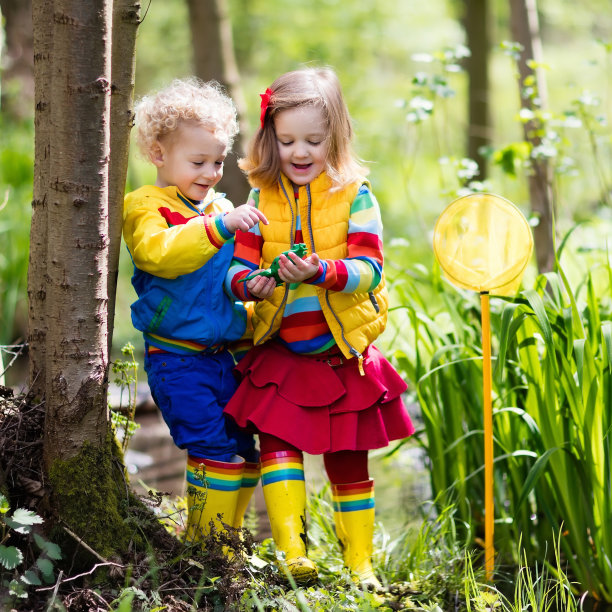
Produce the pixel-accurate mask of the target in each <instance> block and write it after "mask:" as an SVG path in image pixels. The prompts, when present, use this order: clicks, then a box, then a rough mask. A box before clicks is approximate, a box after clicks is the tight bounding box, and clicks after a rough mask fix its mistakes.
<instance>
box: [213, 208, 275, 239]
mask: <svg viewBox="0 0 612 612" xmlns="http://www.w3.org/2000/svg"><path fill="white" fill-rule="evenodd" d="M260 221H261V222H262V223H263V224H264V225H268V220H267V219H266V215H264V214H263V213H262V212H261V210H259V208H255V206H251V205H250V204H243V205H242V206H238V207H237V208H234V210H232V211H231V212H228V213H227V215H224V217H223V223H225V227H226V228H227V230H228V231H230V232H232V234H233V233H235V232H236V230H241V231H243V232H248V231H249V230H250V229H251V228H252V227H253V226H254V225H257V223H259V222H260Z"/></svg>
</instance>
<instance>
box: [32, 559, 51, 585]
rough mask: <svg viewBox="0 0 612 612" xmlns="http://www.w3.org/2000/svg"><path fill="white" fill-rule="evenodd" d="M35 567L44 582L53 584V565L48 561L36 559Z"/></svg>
mask: <svg viewBox="0 0 612 612" xmlns="http://www.w3.org/2000/svg"><path fill="white" fill-rule="evenodd" d="M36 566H37V567H38V569H39V570H40V573H41V574H42V575H43V578H44V579H45V582H53V580H54V575H53V563H51V561H49V559H41V558H38V559H36Z"/></svg>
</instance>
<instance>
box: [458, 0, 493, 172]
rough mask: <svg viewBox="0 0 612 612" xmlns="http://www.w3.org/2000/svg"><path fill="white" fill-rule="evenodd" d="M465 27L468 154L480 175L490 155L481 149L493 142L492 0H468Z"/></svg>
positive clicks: (486, 168)
mask: <svg viewBox="0 0 612 612" xmlns="http://www.w3.org/2000/svg"><path fill="white" fill-rule="evenodd" d="M464 27H465V33H466V39H467V47H468V48H469V49H470V52H471V55H470V57H469V58H468V59H467V62H466V65H467V73H468V78H469V85H468V138H467V140H468V157H469V158H470V159H473V160H474V161H475V162H476V163H477V164H478V168H479V169H480V174H479V179H480V180H485V179H486V178H487V175H488V167H487V158H486V157H485V156H484V155H483V154H482V153H481V152H480V150H481V148H482V147H486V146H488V145H490V144H491V132H492V128H491V114H490V109H489V55H490V50H491V42H490V36H489V32H490V28H489V0H466V2H465V17H464Z"/></svg>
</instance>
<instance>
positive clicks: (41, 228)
mask: <svg viewBox="0 0 612 612" xmlns="http://www.w3.org/2000/svg"><path fill="white" fill-rule="evenodd" d="M52 21H53V3H52V2H35V3H34V5H33V7H32V23H33V28H32V29H33V32H34V49H35V51H36V53H35V55H34V81H35V88H34V100H35V106H34V126H35V133H34V186H33V198H32V224H31V227H30V260H29V265H28V311H29V312H28V351H29V368H30V371H29V383H30V384H29V387H30V392H31V393H33V394H34V396H38V397H42V396H44V392H45V380H46V378H45V359H46V355H45V353H46V335H47V334H46V326H45V321H46V317H45V313H46V300H45V298H46V292H47V289H46V288H47V277H46V275H47V211H48V207H47V198H48V191H49V147H50V143H49V138H50V132H49V108H50V105H49V95H50V89H51V51H52V46H53V38H52V30H51V28H50V27H49V24H50V23H52Z"/></svg>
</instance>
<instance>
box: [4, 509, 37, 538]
mask: <svg viewBox="0 0 612 612" xmlns="http://www.w3.org/2000/svg"><path fill="white" fill-rule="evenodd" d="M42 522H43V519H42V518H41V517H40V516H38V514H36V512H32V510H26V509H25V508H17V510H15V512H13V515H12V516H11V517H7V518H6V524H7V525H8V526H9V527H11V528H12V529H14V530H15V531H18V532H19V533H30V531H31V529H30V527H31V526H32V525H36V524H40V523H42Z"/></svg>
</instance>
